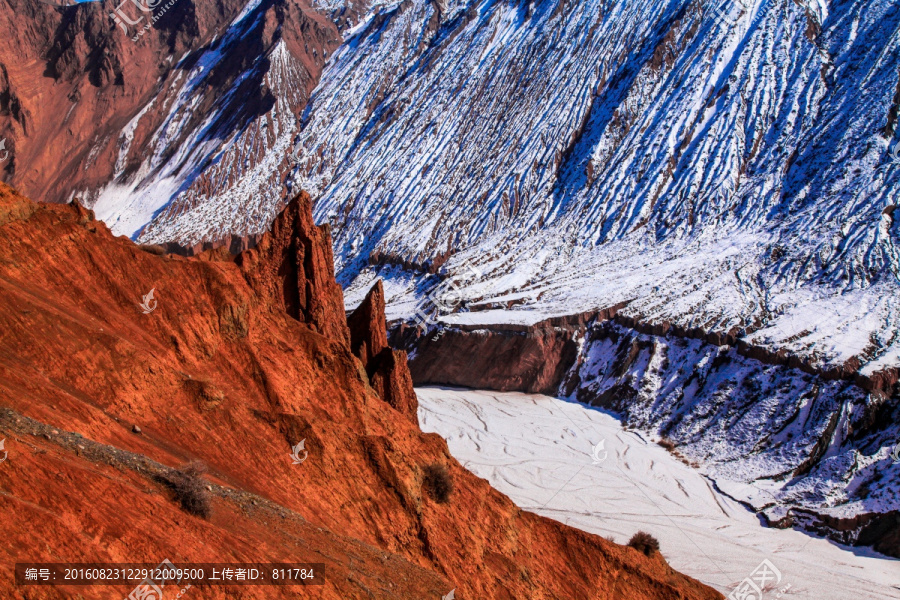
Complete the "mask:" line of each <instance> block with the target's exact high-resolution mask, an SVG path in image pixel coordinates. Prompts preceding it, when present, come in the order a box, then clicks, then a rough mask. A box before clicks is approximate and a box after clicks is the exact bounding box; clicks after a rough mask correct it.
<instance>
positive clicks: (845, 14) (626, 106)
mask: <svg viewBox="0 0 900 600" xmlns="http://www.w3.org/2000/svg"><path fill="white" fill-rule="evenodd" d="M321 7H322V8H323V9H327V10H330V11H332V12H333V13H334V14H339V13H340V12H341V11H344V10H346V11H350V12H353V11H358V10H359V9H360V7H359V6H358V5H356V4H346V5H343V6H341V5H339V4H335V3H333V2H327V3H324V4H322V5H321ZM898 7H900V3H898V2H897V0H866V1H861V0H860V1H853V2H841V3H831V4H827V3H824V2H807V3H803V2H793V1H791V0H762V1H757V2H755V3H753V4H752V5H749V6H748V7H745V5H744V4H740V3H737V4H729V3H728V2H726V1H723V2H719V3H715V2H714V1H713V0H710V2H708V3H707V4H701V3H698V2H696V1H687V0H672V1H663V0H654V1H650V2H643V1H642V2H638V1H636V0H622V1H620V2H615V3H613V2H601V1H600V0H589V1H587V2H581V3H573V2H565V1H557V0H545V1H543V2H497V1H492V0H480V1H479V0H468V1H461V0H457V1H450V2H446V3H438V2H431V1H425V0H405V1H403V2H396V3H374V4H373V8H372V9H371V11H370V14H369V16H368V17H367V18H366V19H364V20H363V21H362V22H360V23H359V24H357V25H355V26H354V27H352V28H351V29H349V30H346V31H345V35H344V43H343V45H341V46H340V48H338V50H337V51H336V52H335V53H334V55H333V56H331V57H330V58H329V64H328V67H327V69H326V71H325V72H324V74H323V76H322V80H321V82H320V84H319V86H318V87H317V89H316V91H315V92H314V94H313V96H312V99H311V101H310V103H309V105H308V106H307V107H306V109H305V111H304V114H303V118H302V122H301V123H299V124H296V123H294V122H292V120H291V116H290V114H289V113H290V111H289V110H285V108H284V107H283V106H282V105H281V104H278V103H280V102H286V103H287V104H288V105H293V106H296V103H295V102H294V101H293V100H288V101H285V100H283V98H284V96H285V95H286V94H289V93H290V90H292V89H293V88H292V86H291V85H279V84H278V83H277V81H276V82H274V83H271V82H270V84H269V85H271V86H272V89H273V90H274V92H273V93H274V96H275V97H276V98H277V100H276V105H278V106H279V109H278V110H277V111H275V112H273V115H274V116H273V118H274V119H275V120H276V121H277V122H278V123H277V125H275V126H273V127H272V128H271V129H270V130H269V131H268V132H267V133H266V134H265V136H263V135H262V134H261V127H262V125H261V123H259V121H256V122H254V124H253V125H252V126H251V127H249V128H248V129H247V130H245V131H244V132H243V133H242V134H241V137H240V142H239V143H237V142H232V141H227V142H225V144H224V146H223V147H222V148H221V149H220V147H219V144H221V143H222V141H221V140H216V142H217V143H215V144H209V145H208V146H206V147H204V148H203V149H202V150H198V149H199V148H201V146H203V144H202V143H201V142H200V139H202V138H203V136H202V135H199V137H198V138H197V139H196V140H194V141H192V142H191V143H189V144H186V146H185V148H184V149H183V150H182V153H185V154H186V153H193V155H192V158H191V160H190V161H189V162H187V163H176V164H174V165H173V164H171V162H164V163H159V164H158V165H156V166H151V170H152V169H155V170H152V172H151V174H150V175H148V176H147V177H144V178H142V179H140V180H139V181H140V183H138V184H137V185H138V187H139V188H143V189H144V190H145V191H144V192H138V193H137V194H134V193H130V192H129V190H131V189H132V188H125V192H126V193H128V194H129V197H128V199H127V200H123V199H122V197H123V195H124V194H121V193H117V190H116V189H115V188H113V187H110V188H109V189H108V190H107V192H106V196H105V197H106V198H107V200H104V201H103V202H99V206H100V207H101V208H103V210H101V214H103V215H104V216H105V217H106V218H107V219H109V220H111V221H114V220H115V219H121V221H120V223H121V224H120V225H117V226H116V230H117V231H121V232H125V233H133V232H134V231H137V230H138V228H139V226H140V224H141V223H142V222H144V221H147V220H150V223H149V224H148V225H147V226H146V228H144V229H143V233H142V234H141V236H140V240H141V241H144V242H161V241H172V240H174V241H178V242H181V243H183V244H186V245H191V244H194V243H197V242H199V241H203V240H215V239H218V238H221V237H223V236H224V235H227V234H229V233H236V234H247V233H258V232H259V231H262V230H263V229H264V228H265V223H266V222H267V220H268V219H269V218H271V215H273V214H274V212H275V211H276V210H277V207H278V206H280V204H281V203H282V202H283V197H284V196H285V194H287V193H289V192H290V190H296V189H298V188H303V189H307V190H309V191H311V192H312V193H313V195H314V196H317V197H318V201H317V205H316V213H317V218H318V220H320V221H325V220H328V221H330V222H331V224H332V225H333V231H334V235H335V242H336V261H337V267H338V271H339V276H340V279H341V281H342V282H343V283H344V284H345V285H348V286H350V293H349V295H348V297H349V298H351V299H352V298H355V297H358V296H359V294H360V293H361V292H362V290H364V289H365V287H366V286H367V284H368V283H369V282H371V280H372V279H373V278H374V276H376V275H377V274H381V275H383V276H385V277H386V278H387V279H388V280H389V281H388V284H389V285H388V288H389V290H393V291H394V294H393V296H392V297H391V298H389V301H390V302H391V304H392V305H391V306H390V307H389V311H391V312H392V315H393V316H399V317H407V318H408V317H410V316H411V315H412V314H413V313H414V312H415V309H416V308H417V307H419V308H423V307H424V308H428V307H427V304H428V302H427V300H424V301H423V296H425V295H426V293H427V292H428V290H429V288H430V287H432V286H433V285H434V284H435V283H436V281H437V280H436V279H435V278H431V279H430V280H429V279H428V278H426V277H424V275H425V274H426V273H427V272H434V271H440V272H441V276H442V278H444V279H446V278H448V277H449V278H460V277H463V276H465V275H466V274H467V273H468V271H469V269H468V265H471V264H474V265H475V266H476V267H477V274H478V276H477V277H475V280H476V281H477V282H478V285H477V286H475V288H473V289H472V290H471V293H470V298H469V299H470V300H471V302H469V305H473V306H469V308H481V309H484V308H504V307H507V308H508V306H507V305H515V309H514V311H510V310H504V311H501V312H493V313H490V314H489V315H488V314H484V315H479V316H478V317H474V318H483V319H488V318H490V319H494V320H496V321H507V320H521V319H526V320H527V319H533V320H537V319H539V318H542V317H543V316H546V315H548V314H564V313H572V312H577V311H582V310H590V309H593V308H598V307H605V306H610V305H613V304H619V303H623V302H624V303H627V307H626V308H625V312H626V313H628V314H630V315H632V316H635V317H639V318H641V319H643V320H648V321H673V322H677V323H679V324H681V325H684V326H691V327H704V328H707V329H715V330H719V331H736V332H738V333H739V334H741V335H743V336H745V337H747V338H748V339H750V341H751V342H753V343H760V344H767V345H771V346H773V347H776V348H786V349H788V350H790V351H793V352H797V353H800V354H803V355H804V356H806V357H807V358H809V359H810V360H811V361H813V362H815V363H817V364H838V365H842V364H844V363H846V361H848V360H850V359H851V358H854V357H857V358H859V359H860V362H861V365H862V368H863V370H864V371H865V370H868V371H870V372H873V371H877V370H880V369H883V368H885V367H890V366H895V365H897V364H898V361H900V344H898V314H897V312H898V310H900V309H898V304H897V301H896V296H898V287H900V286H898V276H900V251H898V246H897V243H898V237H900V225H898V223H897V220H896V219H895V218H894V211H895V208H896V205H897V202H898V198H897V196H898V190H900V152H898V149H900V145H898V140H897V135H896V120H897V114H898V104H900V74H898V69H897V64H898V58H900V10H898ZM348 14H349V13H348ZM721 14H725V15H726V18H721V17H720V15H721ZM732 20H734V22H733V23H732V22H731V21H732ZM350 23H352V19H351V20H350V21H349V22H348V23H347V24H350ZM272 77H273V78H274V79H276V80H277V79H279V76H277V75H273V76H272ZM282 79H285V80H287V81H290V78H289V77H287V78H282ZM179 110H183V108H182V109H179ZM198 131H202V130H198ZM289 143H293V148H292V155H290V156H287V155H286V152H287V148H288V147H289ZM246 155H249V158H247V159H246V162H242V158H243V157H245V156H246ZM217 161H221V163H219V162H217ZM207 163H210V164H213V165H214V166H213V168H211V169H208V170H207V172H205V173H204V174H203V176H202V177H200V176H198V177H196V180H197V183H196V184H188V183H186V182H189V181H193V179H192V176H190V175H188V174H187V173H190V172H191V171H190V169H186V167H184V166H180V165H190V166H191V168H192V169H200V167H197V165H203V169H206V164H207ZM237 163H241V164H242V168H240V169H237V168H234V167H233V166H232V165H236V164H237ZM151 164H154V163H152V161H151ZM220 164H221V166H219V165H220ZM289 168H292V172H291V174H290V175H289V176H287V179H286V180H285V176H284V174H285V173H286V172H287V170H288V169H289ZM223 182H227V184H225V183H223ZM235 182H237V183H235ZM136 197H137V200H136V199H135V198H136ZM173 199H174V200H173ZM162 207H165V208H162ZM156 211H159V212H158V214H157V213H156ZM385 265H401V266H403V267H404V268H403V269H402V270H400V271H398V270H397V269H395V268H393V267H390V268H387V269H385ZM469 279H472V278H471V277H469ZM516 311H523V312H524V313H525V314H524V315H519V314H511V313H512V312H516ZM459 318H462V319H466V318H472V317H469V316H466V315H463V316H461V317H459Z"/></svg>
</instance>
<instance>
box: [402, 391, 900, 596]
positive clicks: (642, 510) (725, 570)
mask: <svg viewBox="0 0 900 600" xmlns="http://www.w3.org/2000/svg"><path fill="white" fill-rule="evenodd" d="M416 392H417V394H418V397H419V422H420V424H421V427H422V430H423V431H427V432H435V433H438V434H440V435H441V436H443V437H444V438H445V439H446V440H447V443H448V444H449V447H450V452H451V453H452V454H453V456H454V457H456V458H457V459H458V460H459V461H460V462H461V463H462V464H463V465H464V466H465V467H466V468H467V469H469V470H470V471H471V472H473V473H474V474H476V475H478V476H479V477H483V478H485V479H487V480H488V481H489V482H490V483H491V485H492V486H494V487H495V488H496V489H498V490H500V491H501V492H503V493H504V494H506V495H508V496H509V497H510V498H511V499H512V500H513V501H514V502H515V503H516V504H517V505H519V506H520V507H521V508H523V509H525V510H529V511H533V512H536V513H538V514H540V515H543V516H546V517H549V518H551V519H556V520H557V521H561V522H564V523H567V524H568V525H571V526H573V527H577V528H579V529H582V530H584V531H588V532H591V533H595V534H598V535H602V536H613V538H614V539H615V541H616V542H617V543H620V544H624V543H627V541H628V539H629V538H630V537H631V535H632V534H634V533H635V532H637V531H638V530H645V531H647V532H649V533H651V534H653V535H654V536H656V537H657V538H658V539H659V541H660V545H661V550H662V553H663V555H664V556H665V558H666V560H668V562H669V564H670V565H671V566H672V567H673V568H675V569H676V570H678V571H680V572H682V573H685V574H688V575H690V576H692V577H695V578H696V579H699V580H700V581H703V582H704V583H706V584H708V585H710V586H712V587H714V588H716V589H717V590H719V591H721V592H722V593H724V594H725V595H726V596H727V595H728V594H729V593H731V592H732V590H733V589H734V588H735V586H737V585H738V584H739V583H740V582H741V581H742V580H744V579H745V578H747V577H749V576H750V575H751V573H753V572H754V570H755V569H756V568H757V566H758V565H760V563H762V561H763V560H769V561H770V562H771V564H772V565H774V567H775V568H776V569H777V570H778V571H779V572H780V574H781V580H780V581H778V582H777V584H775V582H774V581H770V582H769V586H770V587H769V588H767V591H766V593H765V594H764V595H763V598H764V599H765V600H769V599H770V598H772V599H774V598H803V599H807V598H808V599H810V600H848V599H850V598H852V599H854V600H863V599H872V600H888V599H891V598H900V561H898V560H894V559H890V558H887V557H884V556H881V555H879V554H877V553H875V552H872V551H870V550H867V549H865V548H845V547H841V546H838V545H835V544H834V543H832V542H829V541H827V540H825V539H820V538H816V537H811V536H809V535H806V534H804V533H801V532H799V531H795V530H791V529H786V530H781V529H771V528H766V527H763V526H762V525H761V524H760V523H759V520H758V519H757V517H756V516H755V515H754V514H753V513H751V512H749V511H748V510H747V509H746V508H744V507H743V506H742V505H740V504H739V503H737V502H735V501H734V500H732V499H730V498H729V497H727V496H724V495H723V494H721V493H719V492H717V491H716V490H715V489H714V488H713V486H712V485H711V483H710V482H708V481H707V480H706V479H705V478H704V477H703V476H702V475H701V474H700V473H698V472H697V471H695V470H694V469H692V468H691V467H689V466H686V465H684V464H682V463H681V462H680V461H678V460H677V459H676V458H675V457H673V456H672V455H671V454H669V453H668V452H667V451H666V450H665V449H663V448H662V447H660V446H658V445H657V444H655V443H653V442H652V441H650V440H647V439H645V438H644V437H642V436H641V435H640V434H639V433H637V432H634V431H626V430H624V429H623V428H622V426H621V424H620V423H619V421H618V420H617V419H616V418H615V417H614V416H612V415H610V414H607V413H604V412H601V411H599V410H595V409H591V408H589V407H586V406H583V405H581V404H577V403H573V402H567V401H564V400H559V399H556V398H551V397H548V396H541V395H533V394H523V393H517V392H513V393H501V392H488V391H475V390H458V389H447V388H431V387H428V388H417V389H416ZM601 441H603V442H604V443H603V448H602V449H598V451H597V452H594V448H595V447H596V445H597V444H598V443H599V442H601ZM595 454H596V457H597V458H598V459H600V460H598V461H595V460H594V455H595Z"/></svg>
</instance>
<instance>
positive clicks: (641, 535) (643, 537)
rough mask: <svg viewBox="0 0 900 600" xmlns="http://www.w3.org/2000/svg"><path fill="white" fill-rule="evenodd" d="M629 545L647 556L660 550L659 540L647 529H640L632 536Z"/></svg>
mask: <svg viewBox="0 0 900 600" xmlns="http://www.w3.org/2000/svg"><path fill="white" fill-rule="evenodd" d="M628 545H629V546H630V547H631V548H634V549H635V550H637V551H638V552H643V553H644V554H646V555H647V556H653V554H655V553H656V552H659V540H657V539H656V538H655V537H653V536H652V535H650V534H649V533H647V532H646V531H638V532H637V533H636V534H634V535H633V536H631V539H630V540H628Z"/></svg>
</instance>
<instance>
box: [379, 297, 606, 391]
mask: <svg viewBox="0 0 900 600" xmlns="http://www.w3.org/2000/svg"><path fill="white" fill-rule="evenodd" d="M598 316H600V317H601V318H602V317H603V316H604V315H599V313H585V314H583V315H574V316H571V317H561V318H554V319H548V320H546V321H541V322H540V323H535V324H534V325H528V326H525V325H492V326H490V327H489V328H485V327H481V326H468V325H467V326H458V327H453V328H446V329H440V330H438V331H433V332H431V333H430V334H429V335H427V336H423V335H421V332H420V330H418V329H416V328H409V327H404V326H402V325H401V326H400V327H398V328H395V329H394V330H393V331H392V336H391V337H392V342H393V343H394V345H395V346H397V347H401V348H407V349H409V350H410V352H411V353H413V359H412V360H411V361H410V371H411V372H412V377H413V381H414V382H415V383H416V385H426V384H437V385H455V386H464V387H472V388H485V389H492V390H500V391H503V392H507V391H521V392H527V393H537V394H550V395H553V394H556V391H557V389H558V388H559V385H560V383H561V382H562V379H563V377H564V376H565V374H566V372H567V371H568V370H569V369H570V368H571V366H572V365H573V364H574V363H575V360H576V359H577V357H578V343H577V341H576V340H577V338H578V336H579V335H583V333H584V328H585V326H586V324H587V323H588V322H589V321H590V320H591V319H594V318H597V317H598Z"/></svg>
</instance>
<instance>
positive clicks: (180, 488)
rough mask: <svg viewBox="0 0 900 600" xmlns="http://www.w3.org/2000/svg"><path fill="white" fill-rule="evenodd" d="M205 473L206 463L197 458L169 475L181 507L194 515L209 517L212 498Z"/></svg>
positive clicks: (170, 485)
mask: <svg viewBox="0 0 900 600" xmlns="http://www.w3.org/2000/svg"><path fill="white" fill-rule="evenodd" d="M204 473H206V465H204V464H203V463H202V462H200V461H198V460H195V461H192V462H190V463H188V464H186V465H183V466H182V467H180V468H178V469H176V470H175V471H174V472H173V473H172V474H171V475H170V476H169V481H168V483H169V487H171V488H172V491H174V492H175V499H176V500H178V503H179V504H181V508H183V509H184V510H185V511H187V512H189V513H190V514H192V515H194V516H197V517H201V518H204V519H208V518H209V516H210V515H211V514H212V498H211V497H210V494H209V491H208V490H207V489H206V485H207V483H206V481H205V480H204V479H203V474H204Z"/></svg>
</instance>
